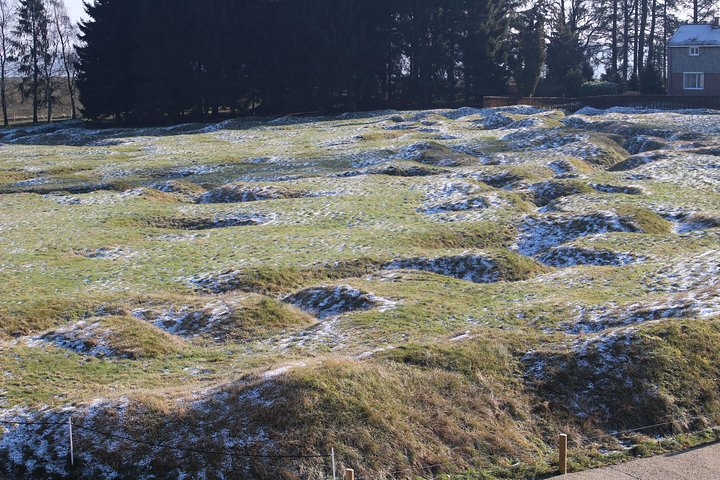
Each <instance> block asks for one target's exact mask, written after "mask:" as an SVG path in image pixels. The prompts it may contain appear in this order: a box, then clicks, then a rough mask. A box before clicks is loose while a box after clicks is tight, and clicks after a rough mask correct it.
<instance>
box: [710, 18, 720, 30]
mask: <svg viewBox="0 0 720 480" xmlns="http://www.w3.org/2000/svg"><path fill="white" fill-rule="evenodd" d="M712 27H713V28H720V17H715V18H714V19H713V23H712Z"/></svg>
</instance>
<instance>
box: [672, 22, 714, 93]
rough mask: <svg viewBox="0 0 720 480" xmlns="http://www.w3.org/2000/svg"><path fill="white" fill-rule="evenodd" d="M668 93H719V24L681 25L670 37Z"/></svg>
mask: <svg viewBox="0 0 720 480" xmlns="http://www.w3.org/2000/svg"><path fill="white" fill-rule="evenodd" d="M668 47H669V51H670V52H669V55H668V58H669V62H668V93H669V94H670V95H720V25H718V21H717V20H716V21H715V23H714V24H711V25H682V26H681V27H680V28H679V29H678V31H677V32H675V35H673V37H672V38H671V39H670V43H669V44H668Z"/></svg>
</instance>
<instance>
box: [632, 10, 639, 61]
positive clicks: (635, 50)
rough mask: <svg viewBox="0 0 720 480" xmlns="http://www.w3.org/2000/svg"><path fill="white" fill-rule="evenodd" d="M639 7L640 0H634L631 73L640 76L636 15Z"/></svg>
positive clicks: (637, 16)
mask: <svg viewBox="0 0 720 480" xmlns="http://www.w3.org/2000/svg"><path fill="white" fill-rule="evenodd" d="M639 7H640V0H635V2H634V4H633V11H634V12H635V13H634V17H635V25H634V27H635V29H634V31H633V40H634V42H633V73H634V74H635V75H638V74H640V68H639V60H640V55H639V51H638V45H639V43H640V15H638V13H639V9H640V8H639Z"/></svg>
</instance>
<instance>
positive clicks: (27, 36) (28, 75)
mask: <svg viewBox="0 0 720 480" xmlns="http://www.w3.org/2000/svg"><path fill="white" fill-rule="evenodd" d="M14 33H15V39H14V41H13V45H14V47H15V49H16V50H17V52H18V71H19V72H20V74H21V75H22V76H23V82H22V83H21V91H22V93H23V96H24V97H25V98H29V97H32V107H33V122H35V123H37V122H38V110H39V108H40V98H41V95H42V91H41V89H42V85H41V80H42V78H43V71H44V68H45V66H46V64H47V62H49V61H50V58H49V57H50V55H51V53H50V51H49V48H50V45H49V38H48V17H47V12H46V11H45V5H44V3H43V0H20V4H19V7H18V24H17V27H16V28H15V32H14ZM28 83H29V85H28Z"/></svg>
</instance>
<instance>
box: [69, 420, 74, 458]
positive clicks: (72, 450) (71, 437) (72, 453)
mask: <svg viewBox="0 0 720 480" xmlns="http://www.w3.org/2000/svg"><path fill="white" fill-rule="evenodd" d="M72 430H73V429H72V417H68V436H69V437H70V467H71V468H72V467H74V466H75V446H74V445H73V431H72Z"/></svg>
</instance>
